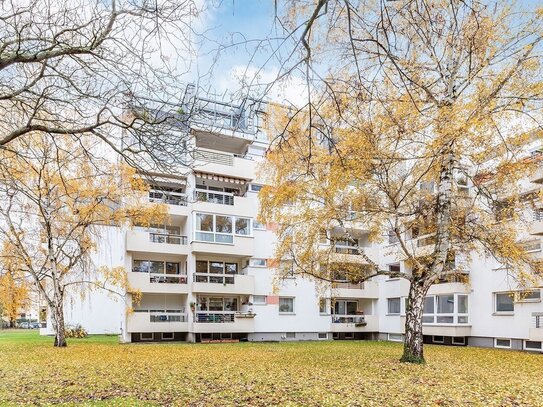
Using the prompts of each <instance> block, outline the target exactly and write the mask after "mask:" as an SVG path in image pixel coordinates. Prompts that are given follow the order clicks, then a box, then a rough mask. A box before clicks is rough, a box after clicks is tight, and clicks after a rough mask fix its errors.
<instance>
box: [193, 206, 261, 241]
mask: <svg viewBox="0 0 543 407" xmlns="http://www.w3.org/2000/svg"><path fill="white" fill-rule="evenodd" d="M251 223H252V222H251V219H250V218H242V217H234V216H226V215H212V214H206V213H196V215H195V232H194V239H195V240H199V241H203V242H213V243H226V244H230V243H233V242H234V235H236V236H252V230H251Z"/></svg>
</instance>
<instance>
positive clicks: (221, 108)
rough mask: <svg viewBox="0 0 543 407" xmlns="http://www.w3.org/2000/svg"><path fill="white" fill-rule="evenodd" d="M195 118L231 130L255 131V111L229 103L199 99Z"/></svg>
mask: <svg viewBox="0 0 543 407" xmlns="http://www.w3.org/2000/svg"><path fill="white" fill-rule="evenodd" d="M195 109H196V111H195V113H194V114H193V120H194V121H195V122H196V123H202V124H208V125H211V126H214V127H220V128H224V129H229V130H243V131H244V132H254V131H255V126H254V118H253V115H254V113H252V112H250V111H248V110H245V109H242V108H240V107H238V106H234V105H232V104H229V103H224V102H219V101H215V100H208V99H198V100H197V104H196V106H195Z"/></svg>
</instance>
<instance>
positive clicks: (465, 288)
mask: <svg viewBox="0 0 543 407" xmlns="http://www.w3.org/2000/svg"><path fill="white" fill-rule="evenodd" d="M470 292H471V288H470V286H469V285H467V284H464V283H461V282H450V283H439V284H434V285H432V286H431V287H430V289H429V290H428V295H436V294H437V295H439V294H450V293H458V294H469V293H470Z"/></svg>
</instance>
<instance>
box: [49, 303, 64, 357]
mask: <svg viewBox="0 0 543 407" xmlns="http://www.w3.org/2000/svg"><path fill="white" fill-rule="evenodd" d="M51 311H52V322H53V328H54V330H55V344H54V346H55V347H65V346H66V345H67V344H66V336H65V326H64V306H63V303H62V299H61V300H60V301H56V302H55V305H54V307H53V309H52V310H51Z"/></svg>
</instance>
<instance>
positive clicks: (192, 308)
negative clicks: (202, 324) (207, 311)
mask: <svg viewBox="0 0 543 407" xmlns="http://www.w3.org/2000/svg"><path fill="white" fill-rule="evenodd" d="M190 310H191V311H192V312H194V311H196V303H195V302H194V301H193V302H191V303H190Z"/></svg>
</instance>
